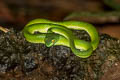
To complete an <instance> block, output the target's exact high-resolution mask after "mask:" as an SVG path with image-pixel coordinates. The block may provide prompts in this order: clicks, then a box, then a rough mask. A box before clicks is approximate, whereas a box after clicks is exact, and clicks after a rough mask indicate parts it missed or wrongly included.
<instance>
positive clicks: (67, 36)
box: [23, 19, 99, 58]
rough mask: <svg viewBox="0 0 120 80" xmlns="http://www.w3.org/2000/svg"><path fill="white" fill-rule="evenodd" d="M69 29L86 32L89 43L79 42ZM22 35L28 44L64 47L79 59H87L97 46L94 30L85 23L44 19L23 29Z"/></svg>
mask: <svg viewBox="0 0 120 80" xmlns="http://www.w3.org/2000/svg"><path fill="white" fill-rule="evenodd" d="M70 29H74V30H85V31H87V33H88V34H89V35H90V38H91V42H87V41H84V40H79V39H78V38H77V37H75V36H74V35H73V33H72V31H71V30H70ZM35 32H39V33H35ZM23 33H24V36H25V38H26V40H27V41H29V42H32V43H44V44H46V46H48V47H50V46H52V45H64V46H67V47H70V48H71V50H72V52H73V53H74V54H75V55H76V56H79V57H81V58H87V57H89V56H90V55H91V53H92V52H93V50H95V49H96V48H97V46H98V44H99V36H98V33H97V31H96V29H95V28H94V27H93V26H92V25H91V24H88V23H85V22H78V21H64V22H53V21H49V20H46V19H35V20H32V21H30V22H29V23H28V24H27V25H26V26H25V27H24V29H23Z"/></svg>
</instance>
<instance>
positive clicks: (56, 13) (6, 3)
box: [0, 0, 120, 39]
mask: <svg viewBox="0 0 120 80" xmlns="http://www.w3.org/2000/svg"><path fill="white" fill-rule="evenodd" d="M115 1H117V2H118V3H119V2H120V1H119V0H115ZM77 11H79V12H83V11H87V12H103V11H113V9H112V8H110V7H109V6H107V5H106V4H104V2H103V0H0V26H3V27H7V28H11V27H14V28H15V29H17V30H22V29H23V27H24V26H25V24H27V22H28V21H30V20H32V19H35V18H45V19H49V20H54V21H63V20H64V18H65V17H66V16H67V15H69V14H70V13H72V12H77ZM84 18H85V19H84V20H83V21H87V17H85V16H84ZM75 20H76V19H75ZM90 20H92V19H90ZM81 21H82V20H81ZM88 22H89V21H88ZM89 23H90V22H89ZM92 24H93V25H95V26H96V28H97V29H98V31H99V32H100V33H106V34H109V35H111V36H113V37H116V38H119V39H120V31H119V30H120V24H119V23H103V24H98V23H92Z"/></svg>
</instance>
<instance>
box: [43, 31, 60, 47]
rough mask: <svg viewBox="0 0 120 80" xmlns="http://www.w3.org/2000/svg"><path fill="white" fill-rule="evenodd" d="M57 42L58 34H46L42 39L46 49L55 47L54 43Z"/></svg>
mask: <svg viewBox="0 0 120 80" xmlns="http://www.w3.org/2000/svg"><path fill="white" fill-rule="evenodd" d="M58 40H59V35H58V34H54V33H48V34H46V37H45V39H44V41H45V45H46V46H47V47H51V46H53V45H55V43H56V42H57V41H58Z"/></svg>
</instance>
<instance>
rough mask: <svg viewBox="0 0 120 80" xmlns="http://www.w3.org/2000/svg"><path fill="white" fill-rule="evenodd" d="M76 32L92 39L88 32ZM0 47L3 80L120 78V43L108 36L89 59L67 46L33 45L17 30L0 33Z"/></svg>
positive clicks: (110, 79)
mask: <svg viewBox="0 0 120 80" xmlns="http://www.w3.org/2000/svg"><path fill="white" fill-rule="evenodd" d="M74 32H75V34H76V35H77V36H78V37H79V38H80V39H84V40H87V41H89V40H90V39H89V36H88V34H87V33H86V32H85V31H74ZM0 45H1V46H0V79H1V80H8V79H9V80H13V79H14V80H106V78H108V79H109V80H116V79H117V78H119V75H120V74H118V73H119V65H120V64H119V59H120V54H119V53H120V40H118V39H116V38H112V37H110V36H109V35H107V34H100V43H99V46H98V48H97V49H96V50H95V51H94V52H93V53H92V55H91V56H90V57H89V58H86V59H83V58H79V57H77V56H75V55H74V54H73V53H72V51H71V50H70V48H68V47H65V46H53V47H50V48H47V47H46V46H45V45H44V44H33V43H29V42H27V41H26V40H25V38H24V36H23V34H22V32H21V31H16V30H15V29H10V31H9V32H8V33H3V32H2V31H0ZM116 68H117V69H116ZM116 70H118V71H116ZM111 71H112V73H111ZM114 73H115V74H114ZM113 74H114V75H113ZM107 76H108V77H107Z"/></svg>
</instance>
